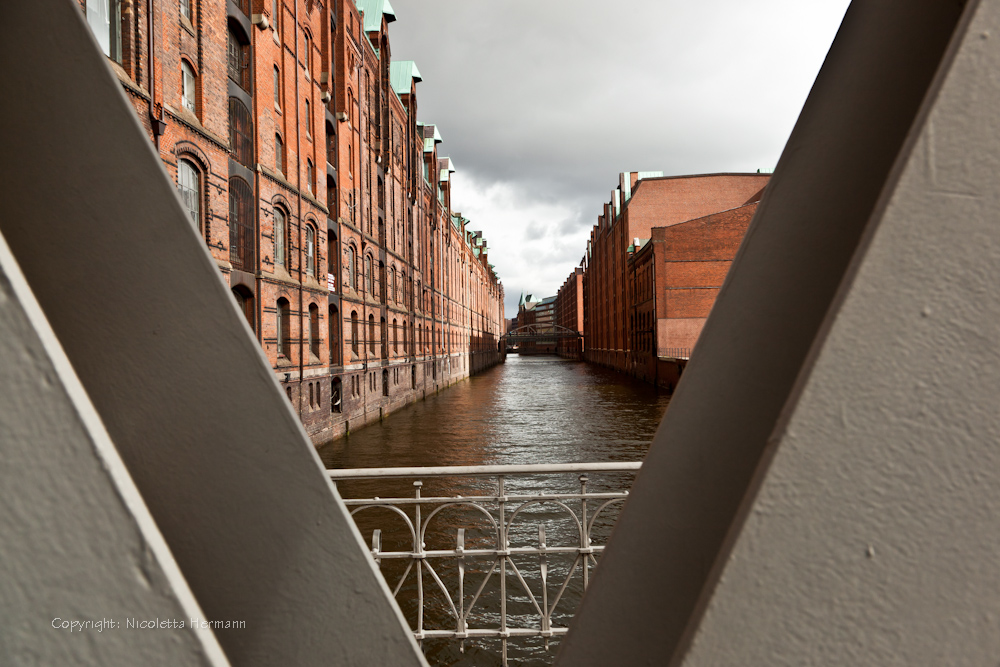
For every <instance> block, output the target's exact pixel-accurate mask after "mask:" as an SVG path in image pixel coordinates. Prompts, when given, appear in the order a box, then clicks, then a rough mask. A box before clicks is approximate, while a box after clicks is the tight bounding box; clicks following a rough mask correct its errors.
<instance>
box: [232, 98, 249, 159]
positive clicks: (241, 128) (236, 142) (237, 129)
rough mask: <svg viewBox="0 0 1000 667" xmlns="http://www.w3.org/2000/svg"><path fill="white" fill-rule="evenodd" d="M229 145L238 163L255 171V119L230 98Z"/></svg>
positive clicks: (237, 101)
mask: <svg viewBox="0 0 1000 667" xmlns="http://www.w3.org/2000/svg"><path fill="white" fill-rule="evenodd" d="M229 145H230V146H232V147H233V157H234V158H235V159H236V161H237V162H239V163H240V164H242V165H243V166H244V167H247V168H248V169H253V118H252V117H251V116H250V112H249V111H248V110H247V108H246V106H245V105H244V104H243V102H241V101H240V100H239V99H237V98H235V97H230V98H229Z"/></svg>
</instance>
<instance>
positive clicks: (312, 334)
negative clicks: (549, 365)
mask: <svg viewBox="0 0 1000 667" xmlns="http://www.w3.org/2000/svg"><path fill="white" fill-rule="evenodd" d="M79 2H80V6H81V9H82V10H83V12H84V15H85V17H86V20H87V22H88V23H89V25H90V26H91V29H92V31H93V33H94V36H95V37H96V39H97V42H98V45H99V46H100V48H101V49H102V50H103V51H104V53H105V54H106V55H107V56H108V59H109V63H110V66H111V67H112V69H114V71H115V73H116V74H117V75H118V78H119V80H120V81H121V83H122V87H123V89H124V91H125V93H126V95H128V97H129V99H130V100H131V102H132V104H133V106H134V107H135V109H136V113H137V116H138V118H139V122H140V123H142V124H143V126H144V127H145V128H146V130H147V132H148V133H149V135H150V138H151V141H152V142H153V144H154V147H155V149H156V150H157V151H158V152H159V155H160V157H161V159H162V160H163V163H164V166H165V168H166V169H167V171H168V173H169V174H170V176H171V178H173V179H174V180H175V182H176V183H177V185H178V190H179V193H180V196H181V199H182V201H183V202H184V205H185V208H186V209H187V210H188V212H189V213H190V215H191V218H192V223H193V226H194V228H195V229H196V230H197V233H198V234H199V235H200V236H201V237H202V238H203V239H204V241H205V246H206V248H207V250H208V252H209V253H211V255H212V257H213V258H214V259H215V261H216V263H217V265H218V266H219V270H220V272H221V274H222V275H223V277H224V279H225V280H226V281H227V283H228V284H229V286H230V287H231V289H232V292H233V298H234V301H235V302H236V304H237V305H238V307H239V308H240V309H241V311H242V312H243V313H244V315H245V316H246V319H247V323H248V325H249V327H250V329H251V330H252V331H253V333H254V335H255V336H256V338H257V339H258V341H259V342H260V345H261V347H262V349H263V351H264V354H265V355H266V356H267V357H268V359H269V360H270V362H271V365H272V367H273V368H274V371H275V374H276V377H277V379H278V381H279V382H280V383H281V384H282V385H283V386H284V387H285V391H286V394H287V395H288V398H289V400H290V401H291V403H292V405H293V406H294V408H295V410H296V411H297V413H298V414H299V416H300V418H301V420H302V423H303V424H304V425H305V427H306V430H307V432H308V433H309V434H310V436H311V437H312V438H313V441H314V442H316V443H322V442H325V441H328V440H331V439H333V438H335V437H338V436H340V435H342V434H343V433H345V432H346V431H347V430H348V429H349V428H351V427H355V428H356V427H357V426H360V425H363V424H365V423H368V422H370V421H372V420H376V419H379V418H380V417H381V416H383V415H384V414H386V413H388V412H390V411H392V410H395V409H397V408H398V407H400V406H402V405H405V404H407V403H409V402H412V401H414V400H416V399H417V398H420V397H422V396H424V395H426V394H427V393H428V392H434V391H437V390H438V389H439V388H442V387H444V386H447V385H448V384H451V383H453V382H455V381H457V380H458V379H460V378H463V377H466V376H468V375H469V374H471V373H473V372H476V371H478V370H481V369H483V368H486V367H488V366H491V365H493V364H495V363H497V362H498V361H500V360H502V357H503V351H502V350H500V349H499V340H500V336H501V335H502V333H503V325H504V322H503V286H502V285H501V283H500V281H499V278H498V277H497V275H496V273H495V272H494V270H493V267H492V265H490V264H489V262H488V256H487V246H486V242H485V240H484V239H483V238H482V234H481V233H478V232H472V231H470V230H467V228H466V227H467V224H468V220H466V219H464V218H462V216H461V215H460V214H457V213H454V214H453V213H452V211H451V210H450V204H451V202H450V186H451V177H452V173H453V172H454V167H453V166H452V164H451V161H450V160H448V158H446V157H444V156H442V155H439V152H438V144H439V143H440V141H441V137H440V133H439V132H438V130H437V128H436V127H434V126H433V125H425V124H423V123H418V122H417V95H416V83H417V82H418V81H420V80H421V77H420V73H419V71H418V70H417V68H416V65H415V64H414V63H412V62H409V61H401V62H392V61H391V57H390V53H391V48H390V42H389V36H388V25H389V23H391V22H393V21H395V16H394V13H393V10H392V8H391V6H390V4H389V2H388V1H387V0H357V2H356V3H355V2H354V1H353V0H236V1H232V0H229V1H227V0H197V1H196V0H176V1H175V0H79ZM150 54H152V58H150Z"/></svg>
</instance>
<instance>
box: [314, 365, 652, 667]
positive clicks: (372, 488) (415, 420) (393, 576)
mask: <svg viewBox="0 0 1000 667" xmlns="http://www.w3.org/2000/svg"><path fill="white" fill-rule="evenodd" d="M668 400H669V395H668V394H667V393H666V392H665V391H663V390H659V389H657V388H656V387H654V386H652V385H649V384H646V383H641V382H636V381H633V380H632V379H630V378H628V377H626V376H623V375H620V374H617V373H613V372H611V371H608V370H606V369H604V368H601V367H599V366H595V365H591V364H587V363H584V362H579V361H570V360H566V359H561V358H559V357H555V356H525V357H521V356H517V355H511V356H508V357H507V361H506V362H505V363H504V364H501V365H499V366H496V367H494V368H492V369H490V370H488V371H485V372H484V373H482V374H480V375H476V376H474V377H472V378H469V379H467V380H463V381H462V382H460V383H458V384H456V385H454V386H452V387H450V388H448V389H446V390H443V391H442V392H440V393H439V394H436V395H433V396H428V397H427V398H426V399H425V400H422V401H419V402H417V403H415V404H413V405H412V406H409V407H407V408H404V409H403V410H400V411H399V412H397V413H393V414H391V415H389V416H388V417H386V419H385V420H384V421H383V422H381V423H379V424H374V425H371V426H368V427H366V428H364V429H362V430H360V431H358V432H356V433H352V434H351V435H349V436H347V437H345V438H342V439H341V440H337V441H334V442H333V443H330V444H329V445H327V446H325V447H323V448H322V449H321V450H320V452H319V454H320V457H321V458H322V460H323V462H324V463H325V464H326V466H327V467H328V468H376V467H398V466H458V465H507V464H524V463H604V462H610V461H641V460H642V458H643V457H644V456H645V453H646V450H647V448H648V447H649V443H650V441H651V440H652V437H653V435H654V433H655V431H656V428H657V426H658V425H659V422H660V419H661V417H662V416H663V412H664V410H665V409H666V407H667V402H668ZM589 477H590V479H589V481H588V485H589V489H590V490H592V491H613V490H619V489H627V488H628V486H629V485H630V483H631V480H632V477H633V476H632V474H631V473H597V474H591V475H589ZM506 484H507V488H506V491H507V493H523V494H534V493H541V492H549V493H552V492H558V493H578V492H579V489H580V483H579V480H578V476H577V475H543V476H535V477H529V478H510V479H509V480H508V481H507V482H506ZM338 488H339V490H340V493H341V495H342V496H343V497H344V498H374V497H380V498H389V497H410V498H412V497H413V495H414V487H413V480H357V481H343V482H340V483H339V484H338ZM490 493H493V494H495V493H496V480H495V479H494V480H490V479H476V478H465V479H454V478H450V479H425V480H424V486H423V487H422V488H421V494H422V496H423V497H428V496H438V495H440V496H444V495H448V496H454V495H456V494H461V495H463V496H466V497H469V496H474V495H489V494H490ZM548 505H549V506H546V507H540V506H538V505H534V506H532V507H530V508H528V509H527V510H526V511H525V512H524V514H523V516H522V517H520V518H519V520H518V522H517V524H518V525H517V526H512V528H511V534H510V542H511V545H512V546H518V545H519V544H520V545H523V546H537V544H538V532H537V527H538V525H543V526H544V527H545V530H546V533H547V540H548V545H549V546H554V545H559V544H563V545H567V546H568V545H572V544H574V540H576V539H577V537H576V535H577V533H576V532H575V531H576V530H577V529H576V528H575V527H574V525H573V520H572V519H569V518H568V517H567V516H566V512H564V511H562V509H561V508H559V507H555V506H554V505H555V504H554V503H549V504H548ZM619 505H620V504H619V503H616V504H615V506H614V507H611V508H609V509H608V511H606V512H605V513H604V514H603V515H602V516H601V517H599V520H598V521H597V522H596V523H595V528H594V543H595V544H603V543H604V541H605V540H606V539H607V536H608V534H609V533H610V530H611V527H612V526H613V520H614V516H615V512H616V511H617V509H618V506H619ZM408 509H409V514H410V515H411V518H412V514H413V512H412V508H408ZM591 511H592V510H591ZM425 516H426V514H425ZM356 519H357V523H358V527H359V528H360V529H361V533H362V535H363V536H364V538H365V540H366V542H369V541H370V540H371V536H372V531H373V530H374V529H376V528H379V529H381V530H382V534H383V544H382V550H383V551H389V550H394V549H398V550H400V551H406V550H409V549H410V542H411V540H412V538H411V537H410V536H409V535H410V534H409V530H408V529H407V528H406V526H405V525H404V524H403V523H402V521H401V520H400V519H399V518H398V517H397V516H393V515H391V514H390V513H389V512H388V511H387V510H379V509H371V510H365V511H362V512H360V513H359V514H358V515H357V517H356ZM482 519H483V517H482V516H478V515H476V514H475V513H474V512H469V511H467V510H466V511H460V510H458V509H455V510H447V511H445V512H442V513H441V514H439V515H438V517H437V519H436V520H435V522H434V523H433V524H428V528H427V537H426V540H425V542H426V547H425V548H427V549H453V548H454V547H455V544H456V534H457V529H458V528H460V527H464V528H466V545H465V546H466V548H476V547H480V548H492V547H493V546H494V542H495V533H493V532H491V530H490V528H489V526H486V525H483V522H482ZM477 522H478V523H477ZM477 525H478V530H477ZM441 560H447V559H439V562H438V563H436V567H437V568H438V569H440V570H441V579H442V580H443V581H444V583H445V585H446V587H447V588H448V589H449V591H450V594H451V596H452V599H453V600H455V599H457V586H456V585H455V582H456V581H457V578H458V577H457V563H447V562H440V561H441ZM467 560H469V559H467ZM515 564H517V566H518V568H519V570H520V571H521V574H522V576H523V578H524V580H525V582H526V583H527V585H528V586H529V587H530V588H531V589H532V590H533V591H534V592H535V593H537V595H538V599H541V594H540V592H539V588H540V587H541V578H540V569H541V568H540V564H539V559H538V557H537V556H524V557H522V559H521V561H519V562H517V563H515ZM547 566H548V570H549V576H548V582H549V583H548V596H549V602H550V604H551V602H552V600H553V598H554V596H555V593H557V592H558V589H559V588H560V586H561V582H562V581H563V580H564V579H565V578H566V576H567V575H570V573H571V572H573V576H571V577H570V584H569V585H568V586H567V589H566V591H565V593H564V595H563V598H562V600H561V601H560V602H559V604H558V605H557V608H556V611H555V613H554V614H553V617H552V618H553V625H556V626H565V625H566V624H567V623H568V621H569V619H570V617H571V616H572V613H573V612H574V611H575V608H576V606H577V604H578V602H579V598H580V596H581V595H582V592H583V588H582V577H581V575H582V567H579V566H578V567H577V568H576V569H575V570H574V569H573V557H562V558H560V557H553V556H550V557H548V563H547ZM466 568H467V575H466V576H467V580H466V583H465V603H466V604H468V603H469V602H471V599H472V596H473V593H474V592H475V589H476V588H477V587H478V585H479V582H480V581H483V580H485V581H486V582H487V585H486V587H485V588H484V590H483V592H482V596H481V599H480V601H479V602H478V603H477V604H476V606H475V613H474V614H473V615H472V616H470V620H469V627H491V626H493V627H497V626H498V625H499V611H500V604H499V590H498V584H497V580H499V577H498V576H497V574H496V573H494V574H493V575H492V577H490V578H487V576H486V575H487V573H488V572H489V570H490V564H489V563H487V562H480V563H476V562H467V564H466ZM404 571H405V561H402V560H395V561H393V560H388V559H387V560H384V561H383V563H382V572H383V574H384V575H385V577H386V580H387V582H388V583H389V586H390V588H393V589H394V588H395V587H396V585H397V583H398V582H399V581H400V579H401V577H402V575H403V573H404ZM591 571H592V570H591ZM423 585H424V589H425V591H428V597H427V600H426V603H425V605H424V608H425V627H440V628H442V629H454V624H455V621H454V619H453V617H451V616H449V613H450V612H449V606H450V605H449V603H448V602H447V601H446V600H445V598H444V595H443V593H439V594H438V595H437V598H435V597H434V591H433V589H434V588H435V587H436V586H435V583H434V582H433V581H432V580H431V578H430V577H429V576H427V575H425V577H424V582H423ZM507 585H508V587H509V588H517V587H518V586H520V585H521V584H519V583H518V582H517V580H516V579H515V578H514V576H512V575H511V574H510V573H508V583H507ZM508 597H509V598H510V596H508ZM397 600H398V601H399V603H400V607H401V608H402V610H403V613H404V615H405V616H406V617H407V619H408V620H409V621H410V622H411V627H413V626H414V625H415V620H416V614H417V609H416V607H417V605H416V577H415V574H414V573H413V571H411V572H410V573H409V574H408V575H406V577H405V578H403V584H402V586H401V589H400V592H399V594H398V596H397ZM508 622H509V624H510V625H511V626H515V627H516V626H518V625H519V624H520V625H521V626H522V627H538V623H539V619H538V615H537V613H536V612H535V611H534V608H533V606H532V604H531V602H530V600H529V599H528V597H527V596H526V595H524V596H521V598H520V599H517V597H516V596H515V597H514V599H513V601H512V602H511V603H510V604H508ZM550 644H551V645H550V647H549V648H546V647H545V645H544V642H543V641H542V640H541V639H540V638H530V639H516V640H515V639H512V640H510V642H509V646H508V653H509V663H510V664H511V665H525V666H529V665H538V666H541V665H548V664H551V661H552V658H553V656H554V654H555V649H556V647H557V645H558V639H557V638H555V639H553V640H552V641H551V642H550ZM424 649H425V653H426V655H427V657H428V659H429V660H430V662H431V664H432V665H455V666H464V665H470V666H471V665H475V666H476V667H486V666H489V665H500V664H501V660H500V642H499V640H494V639H481V640H475V641H473V640H467V641H466V642H465V644H464V646H462V645H460V643H459V642H458V641H457V640H427V641H425V642H424Z"/></svg>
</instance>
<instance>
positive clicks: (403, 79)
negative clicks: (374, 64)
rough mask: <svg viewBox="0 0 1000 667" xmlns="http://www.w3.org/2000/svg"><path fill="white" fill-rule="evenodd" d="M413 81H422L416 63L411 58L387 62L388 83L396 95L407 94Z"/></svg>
mask: <svg viewBox="0 0 1000 667" xmlns="http://www.w3.org/2000/svg"><path fill="white" fill-rule="evenodd" d="M414 81H423V77H421V76H420V70H418V69H417V63H415V62H413V61H412V60H395V61H393V62H391V63H389V84H390V85H391V86H392V89H393V90H394V91H395V92H396V94H397V95H409V94H410V92H411V91H412V86H413V82H414Z"/></svg>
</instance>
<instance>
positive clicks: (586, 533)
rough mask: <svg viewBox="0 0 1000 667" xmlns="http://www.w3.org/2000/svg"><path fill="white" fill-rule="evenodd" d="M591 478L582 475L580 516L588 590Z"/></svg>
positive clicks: (584, 584)
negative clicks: (588, 516) (588, 506)
mask: <svg viewBox="0 0 1000 667" xmlns="http://www.w3.org/2000/svg"><path fill="white" fill-rule="evenodd" d="M589 479H590V478H589V477H587V476H586V475H580V495H581V496H583V497H582V498H580V516H581V517H582V521H581V523H580V525H581V528H582V530H581V533H580V540H581V544H580V555H581V556H582V557H583V590H587V586H589V585H590V558H589V556H590V554H591V553H592V551H593V550H592V549H591V548H590V530H589V529H588V528H587V480H589Z"/></svg>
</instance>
